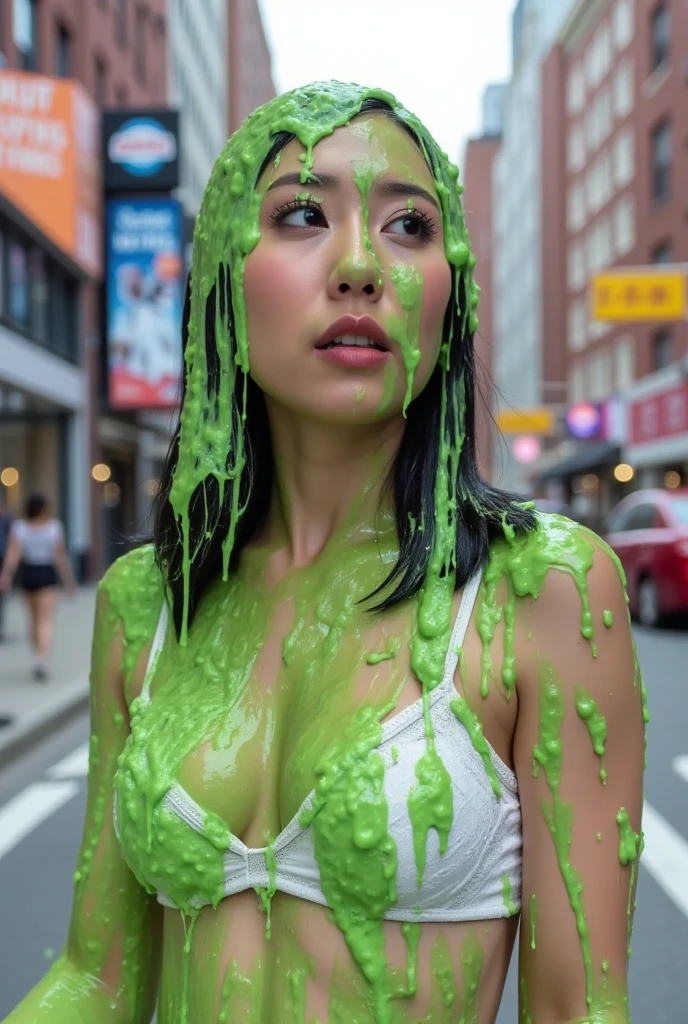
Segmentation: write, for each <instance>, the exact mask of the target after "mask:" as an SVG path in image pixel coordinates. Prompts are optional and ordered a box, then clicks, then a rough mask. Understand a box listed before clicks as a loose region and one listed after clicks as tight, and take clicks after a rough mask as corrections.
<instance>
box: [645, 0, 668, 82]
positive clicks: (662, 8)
mask: <svg viewBox="0 0 688 1024" xmlns="http://www.w3.org/2000/svg"><path fill="white" fill-rule="evenodd" d="M670 34H671V24H670V20H669V5H668V4H667V3H661V4H657V6H656V7H655V9H654V11H653V12H652V32H651V43H652V52H651V56H650V71H655V70H656V69H657V68H661V66H662V65H663V64H666V63H667V61H668V60H669V36H670Z"/></svg>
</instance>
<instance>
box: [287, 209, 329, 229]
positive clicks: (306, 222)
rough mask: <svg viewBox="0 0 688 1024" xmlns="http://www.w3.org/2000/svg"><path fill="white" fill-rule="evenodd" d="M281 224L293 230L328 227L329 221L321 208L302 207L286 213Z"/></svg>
mask: <svg viewBox="0 0 688 1024" xmlns="http://www.w3.org/2000/svg"><path fill="white" fill-rule="evenodd" d="M279 223H280V224H286V225H287V226H288V227H292V228H321V227H325V226H326V224H327V221H326V220H325V217H324V215H323V212H322V210H321V209H319V207H317V206H301V207H299V208H298V209H296V210H290V211H288V212H287V213H285V214H284V216H283V217H280V219H279Z"/></svg>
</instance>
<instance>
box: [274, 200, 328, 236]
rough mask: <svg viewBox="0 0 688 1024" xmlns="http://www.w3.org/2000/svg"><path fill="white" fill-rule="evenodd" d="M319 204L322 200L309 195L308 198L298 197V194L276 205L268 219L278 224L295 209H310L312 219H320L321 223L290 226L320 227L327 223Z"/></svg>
mask: <svg viewBox="0 0 688 1024" xmlns="http://www.w3.org/2000/svg"><path fill="white" fill-rule="evenodd" d="M321 205H322V200H317V199H313V198H312V197H310V196H309V197H308V198H302V197H299V196H294V198H293V199H290V200H289V201H288V202H286V203H282V205H281V206H278V207H277V208H276V209H275V210H273V211H272V213H271V214H270V220H272V221H274V222H275V223H276V224H279V223H281V222H282V221H283V220H284V219H285V218H286V217H288V216H289V214H290V213H295V212H296V211H297V210H304V211H308V210H310V211H312V212H313V214H314V215H315V216H314V220H319V221H322V222H323V224H312V225H300V224H293V225H291V226H292V227H295V228H299V227H301V228H303V227H322V226H324V225H326V224H327V221H326V220H325V216H324V214H323V212H322V210H321V209H320V207H321Z"/></svg>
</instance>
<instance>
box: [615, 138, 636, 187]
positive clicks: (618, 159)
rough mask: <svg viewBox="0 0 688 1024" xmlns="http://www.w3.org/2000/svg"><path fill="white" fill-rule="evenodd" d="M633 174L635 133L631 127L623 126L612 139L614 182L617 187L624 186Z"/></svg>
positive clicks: (630, 180)
mask: <svg viewBox="0 0 688 1024" xmlns="http://www.w3.org/2000/svg"><path fill="white" fill-rule="evenodd" d="M634 176H635V135H634V133H633V129H632V128H624V129H623V131H621V132H619V134H618V135H617V137H616V139H615V140H614V184H615V185H616V187H617V188H625V186H626V185H630V183H631V182H632V181H633V178H634Z"/></svg>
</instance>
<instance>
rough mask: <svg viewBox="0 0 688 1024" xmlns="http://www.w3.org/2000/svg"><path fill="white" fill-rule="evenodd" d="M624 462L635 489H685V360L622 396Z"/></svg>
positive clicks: (687, 465) (687, 453) (687, 440)
mask: <svg viewBox="0 0 688 1024" xmlns="http://www.w3.org/2000/svg"><path fill="white" fill-rule="evenodd" d="M625 398H626V404H627V409H628V442H627V444H626V445H625V447H624V453H623V458H624V462H626V463H628V464H629V465H630V466H631V467H632V468H633V470H634V473H635V481H636V486H638V487H669V488H671V489H673V488H676V487H685V486H688V360H684V361H683V362H681V363H674V364H673V365H672V366H669V367H667V368H666V369H665V370H661V371H660V372H659V373H655V374H652V375H651V376H650V377H645V378H644V379H643V380H641V381H639V382H638V383H637V384H636V385H635V386H634V387H633V388H632V389H631V390H630V391H629V392H628V393H627V394H626V396H625Z"/></svg>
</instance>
